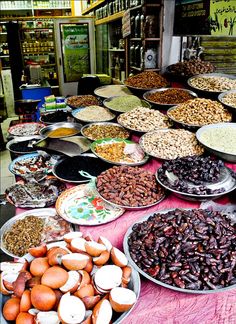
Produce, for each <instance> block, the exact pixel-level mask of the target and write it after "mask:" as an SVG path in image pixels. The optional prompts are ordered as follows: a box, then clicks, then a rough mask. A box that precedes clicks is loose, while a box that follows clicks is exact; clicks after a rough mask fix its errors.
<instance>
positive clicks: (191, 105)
mask: <svg viewBox="0 0 236 324" xmlns="http://www.w3.org/2000/svg"><path fill="white" fill-rule="evenodd" d="M168 116H169V117H170V118H173V119H174V120H176V121H178V122H182V123H185V124H189V125H196V126H203V125H207V124H215V123H220V122H229V121H231V119H232V114H231V113H230V112H229V111H228V110H227V109H225V108H224V107H223V105H222V104H221V103H219V102H217V101H214V100H210V99H202V98H196V99H193V100H188V101H186V102H185V103H182V104H180V105H178V106H176V107H175V108H174V109H172V110H171V111H168Z"/></svg>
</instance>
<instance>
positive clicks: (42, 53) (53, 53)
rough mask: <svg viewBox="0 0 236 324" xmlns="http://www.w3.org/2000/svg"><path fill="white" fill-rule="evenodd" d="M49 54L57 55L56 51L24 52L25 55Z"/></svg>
mask: <svg viewBox="0 0 236 324" xmlns="http://www.w3.org/2000/svg"><path fill="white" fill-rule="evenodd" d="M49 54H51V55H55V53H54V52H37V53H33V52H32V53H30V52H29V53H23V55H24V56H25V55H30V56H32V55H49Z"/></svg>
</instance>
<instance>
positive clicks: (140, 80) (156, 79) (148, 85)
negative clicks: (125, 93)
mask: <svg viewBox="0 0 236 324" xmlns="http://www.w3.org/2000/svg"><path fill="white" fill-rule="evenodd" d="M125 83H126V84H127V85H129V86H131V87H135V88H143V89H153V88H162V87H166V86H167V85H168V81H167V80H166V79H165V78H163V77H162V76H161V75H160V74H158V73H156V72H153V71H144V72H141V73H139V74H136V75H134V76H131V77H129V78H128V79H127V80H126V82H125Z"/></svg>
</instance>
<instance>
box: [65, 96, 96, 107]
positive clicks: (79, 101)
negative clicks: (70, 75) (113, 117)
mask: <svg viewBox="0 0 236 324" xmlns="http://www.w3.org/2000/svg"><path fill="white" fill-rule="evenodd" d="M67 104H68V105H70V106H73V107H87V106H92V105H99V101H98V99H97V98H96V97H95V96H92V95H84V96H72V97H69V98H68V99H67Z"/></svg>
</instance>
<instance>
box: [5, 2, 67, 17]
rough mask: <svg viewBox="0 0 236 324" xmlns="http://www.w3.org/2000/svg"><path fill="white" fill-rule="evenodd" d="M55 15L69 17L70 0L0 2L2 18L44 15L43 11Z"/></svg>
mask: <svg viewBox="0 0 236 324" xmlns="http://www.w3.org/2000/svg"><path fill="white" fill-rule="evenodd" d="M48 10H50V14H51V15H53V16H55V15H70V14H71V1H70V0H15V1H14V0H11V1H9V0H5V1H0V16H1V17H2V18H11V17H12V18H14V17H30V16H32V17H33V16H41V15H45V11H47V12H48Z"/></svg>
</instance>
